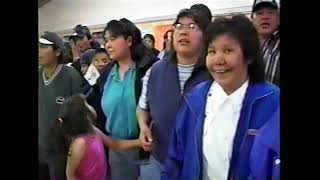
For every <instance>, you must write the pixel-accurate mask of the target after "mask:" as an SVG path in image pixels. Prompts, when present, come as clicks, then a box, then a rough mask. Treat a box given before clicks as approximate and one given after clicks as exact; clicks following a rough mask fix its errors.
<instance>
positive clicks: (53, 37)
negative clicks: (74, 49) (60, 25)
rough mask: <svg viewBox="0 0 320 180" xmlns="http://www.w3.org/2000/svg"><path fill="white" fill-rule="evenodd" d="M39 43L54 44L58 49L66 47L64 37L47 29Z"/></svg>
mask: <svg viewBox="0 0 320 180" xmlns="http://www.w3.org/2000/svg"><path fill="white" fill-rule="evenodd" d="M39 43H41V44H45V45H54V46H56V47H57V48H58V49H64V44H63V41H62V39H61V38H60V37H59V36H58V35H57V34H56V33H54V32H49V31H46V32H45V33H44V34H43V35H42V36H40V38H39Z"/></svg>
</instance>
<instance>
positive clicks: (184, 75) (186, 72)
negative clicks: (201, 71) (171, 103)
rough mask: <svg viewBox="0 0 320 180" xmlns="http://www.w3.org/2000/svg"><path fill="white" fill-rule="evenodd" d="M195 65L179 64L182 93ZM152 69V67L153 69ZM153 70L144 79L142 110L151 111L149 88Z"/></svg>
mask: <svg viewBox="0 0 320 180" xmlns="http://www.w3.org/2000/svg"><path fill="white" fill-rule="evenodd" d="M194 66H195V64H192V65H182V64H178V73H179V82H180V88H181V93H182V92H183V88H184V84H185V83H186V81H187V80H188V79H189V77H190V76H191V74H192V71H193V69H194ZM151 68H152V67H151ZM151 68H150V69H149V70H148V71H147V72H146V74H145V76H144V77H143V79H142V91H141V96H140V99H139V107H140V108H142V109H149V105H148V98H147V86H148V81H149V77H150V72H151Z"/></svg>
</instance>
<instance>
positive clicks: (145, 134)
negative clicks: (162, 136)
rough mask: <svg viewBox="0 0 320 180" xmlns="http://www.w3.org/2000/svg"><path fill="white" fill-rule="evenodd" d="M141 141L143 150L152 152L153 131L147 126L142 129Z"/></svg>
mask: <svg viewBox="0 0 320 180" xmlns="http://www.w3.org/2000/svg"><path fill="white" fill-rule="evenodd" d="M139 139H140V141H141V144H142V148H143V150H145V151H148V152H150V151H151V149H152V135H151V130H150V128H149V127H148V126H147V125H145V126H143V127H142V128H140V136H139Z"/></svg>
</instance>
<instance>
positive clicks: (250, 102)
mask: <svg viewBox="0 0 320 180" xmlns="http://www.w3.org/2000/svg"><path fill="white" fill-rule="evenodd" d="M205 41H206V47H207V57H206V65H207V68H208V70H209V71H210V74H211V76H212V77H213V79H214V80H215V81H214V82H213V81H207V82H203V83H201V84H199V85H197V86H196V87H195V88H194V89H193V90H192V91H191V92H190V93H188V94H186V95H185V96H184V100H183V103H182V105H181V107H180V110H179V112H178V114H177V117H176V126H175V128H174V130H173V134H172V138H171V143H170V146H169V151H168V156H167V159H166V162H165V166H164V172H163V173H162V179H181V180H182V179H183V180H196V179H205V180H227V179H228V180H246V179H248V177H249V174H250V170H249V169H250V168H249V167H250V161H249V159H250V152H251V149H252V144H253V142H254V139H255V135H256V133H257V132H258V131H259V129H260V127H262V126H263V125H264V124H265V123H266V122H267V121H268V120H269V119H270V118H271V116H272V115H273V114H274V112H275V111H276V110H277V108H278V106H279V89H278V88H277V87H275V86H273V85H271V84H269V83H266V82H265V80H264V69H263V61H262V59H260V54H259V38H258V34H257V31H256V29H255V28H254V26H253V24H252V23H251V22H250V20H249V19H248V18H246V17H244V16H235V17H233V18H231V19H230V18H219V19H216V20H215V21H214V22H212V23H211V24H210V25H209V27H208V28H207V30H206V33H205Z"/></svg>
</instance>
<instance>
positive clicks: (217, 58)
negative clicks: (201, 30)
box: [213, 52, 226, 65]
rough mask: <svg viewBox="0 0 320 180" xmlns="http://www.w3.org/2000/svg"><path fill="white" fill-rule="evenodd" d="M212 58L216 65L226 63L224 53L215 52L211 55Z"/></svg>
mask: <svg viewBox="0 0 320 180" xmlns="http://www.w3.org/2000/svg"><path fill="white" fill-rule="evenodd" d="M213 60H214V61H213V62H214V64H216V65H223V64H225V63H226V61H225V58H224V55H223V53H221V52H216V54H215V55H214V57H213Z"/></svg>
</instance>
